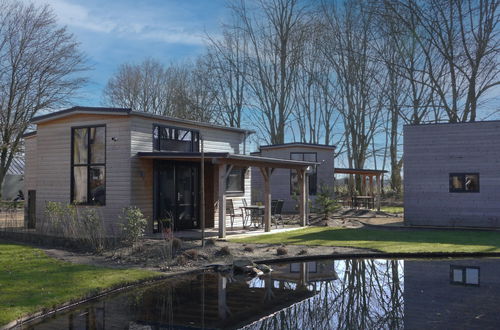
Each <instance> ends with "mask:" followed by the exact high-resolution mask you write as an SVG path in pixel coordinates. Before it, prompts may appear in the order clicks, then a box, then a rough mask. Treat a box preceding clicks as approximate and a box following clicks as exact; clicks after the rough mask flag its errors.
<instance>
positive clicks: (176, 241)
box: [172, 237, 182, 251]
mask: <svg viewBox="0 0 500 330" xmlns="http://www.w3.org/2000/svg"><path fill="white" fill-rule="evenodd" d="M181 247H182V240H181V239H179V238H176V237H174V238H173V239H172V249H173V250H174V251H177V250H179V249H180V248H181Z"/></svg>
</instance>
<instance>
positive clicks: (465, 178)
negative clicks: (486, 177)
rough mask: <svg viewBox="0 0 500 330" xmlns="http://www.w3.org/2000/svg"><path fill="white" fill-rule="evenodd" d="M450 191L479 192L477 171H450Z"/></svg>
mask: <svg viewBox="0 0 500 330" xmlns="http://www.w3.org/2000/svg"><path fill="white" fill-rule="evenodd" d="M450 192H479V173H450Z"/></svg>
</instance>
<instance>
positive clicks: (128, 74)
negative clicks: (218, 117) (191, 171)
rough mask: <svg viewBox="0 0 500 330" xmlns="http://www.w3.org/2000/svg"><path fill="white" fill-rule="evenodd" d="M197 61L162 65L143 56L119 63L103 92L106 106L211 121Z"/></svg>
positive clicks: (210, 98) (202, 73) (210, 99)
mask: <svg viewBox="0 0 500 330" xmlns="http://www.w3.org/2000/svg"><path fill="white" fill-rule="evenodd" d="M209 85H210V82H209V80H208V72H207V68H206V66H204V65H203V63H202V62H201V61H198V62H196V63H195V64H190V63H185V64H182V65H173V64H172V65H170V66H168V67H167V66H165V65H163V64H162V63H160V62H159V61H157V60H154V59H146V60H144V61H143V62H142V63H140V64H122V65H121V66H120V67H119V69H118V71H117V72H116V74H115V75H114V76H113V77H111V78H110V79H109V81H108V84H107V85H106V88H105V89H104V91H103V96H104V103H106V104H107V105H112V106H118V107H126V108H131V109H133V110H134V111H143V112H149V113H153V114H158V115H164V116H172V117H177V118H185V119H192V120H198V121H211V120H212V109H211V106H212V103H213V95H212V92H211V89H210V88H209Z"/></svg>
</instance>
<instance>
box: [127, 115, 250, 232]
mask: <svg viewBox="0 0 500 330" xmlns="http://www.w3.org/2000/svg"><path fill="white" fill-rule="evenodd" d="M153 124H162V125H171V126H175V127H182V128H187V129H194V130H198V131H199V132H200V133H201V135H203V138H204V151H205V152H230V153H235V154H241V153H243V149H244V146H243V141H244V135H243V134H242V133H239V132H231V131H225V130H221V129H217V128H209V127H198V126H195V125H184V124H182V125H180V124H179V123H173V122H170V121H168V120H158V119H148V118H142V117H137V116H132V117H131V148H130V156H131V171H132V173H131V181H132V185H131V203H132V205H135V206H137V207H139V208H141V210H142V211H143V213H144V215H146V216H147V217H148V218H150V219H152V218H153V161H152V160H144V159H142V160H141V159H139V158H138V157H137V156H136V155H137V153H138V152H151V151H153ZM214 168H216V167H214ZM216 175H217V173H215V178H217V176H216ZM216 183H217V180H215V181H214V184H216ZM245 184H246V185H248V188H247V187H246V189H245V192H246V193H245V195H244V197H246V198H247V200H250V187H249V186H250V174H249V175H248V179H246V180H245ZM205 189H207V190H208V189H213V190H214V191H215V195H214V196H217V191H216V189H217V187H215V186H214V185H212V186H207V187H205ZM240 199H241V198H240ZM237 200H238V198H235V204H237V205H238V206H240V204H241V203H242V202H241V201H239V202H237ZM241 205H242V204H241ZM238 211H239V209H238ZM151 223H152V222H151ZM207 223H209V221H207ZM215 224H216V225H217V214H215ZM149 229H150V230H152V226H151V227H150V228H149Z"/></svg>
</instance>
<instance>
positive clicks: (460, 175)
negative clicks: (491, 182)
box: [448, 172, 481, 193]
mask: <svg viewBox="0 0 500 330" xmlns="http://www.w3.org/2000/svg"><path fill="white" fill-rule="evenodd" d="M468 175H475V176H477V187H476V189H475V190H465V177H466V176H468ZM453 177H460V181H461V182H462V187H463V188H462V189H455V188H453V185H452V178H453ZM448 180H449V187H448V188H449V192H450V193H479V192H480V186H481V185H480V176H479V173H477V172H454V173H450V174H449V176H448Z"/></svg>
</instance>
